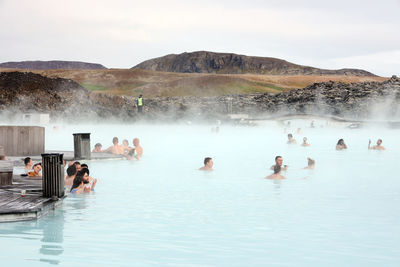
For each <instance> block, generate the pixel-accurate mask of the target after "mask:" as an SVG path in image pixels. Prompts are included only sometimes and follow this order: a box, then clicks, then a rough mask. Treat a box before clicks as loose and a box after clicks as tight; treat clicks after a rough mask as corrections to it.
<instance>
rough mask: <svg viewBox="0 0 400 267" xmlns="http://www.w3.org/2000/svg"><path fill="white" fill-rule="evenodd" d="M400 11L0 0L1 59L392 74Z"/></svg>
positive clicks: (226, 1)
mask: <svg viewBox="0 0 400 267" xmlns="http://www.w3.org/2000/svg"><path fill="white" fill-rule="evenodd" d="M399 14H400V0H380V1H376V0H374V1H369V0H367V1H361V0H360V1H358V0H346V1H344V0H335V1H321V0H309V1H307V0H304V1H300V0H298V1H296V0H245V1H239V0H220V1H218V0H214V1H211V0H201V1H191V0H172V1H168V0H167V1H156V0H146V1H143V0H139V1H136V0H112V1H105V0H96V1H85V0H65V1H64V0H34V1H32V0H0V38H1V39H0V62H6V61H22V60H76V61H86V62H93V63H101V64H103V65H105V66H106V67H109V68H130V67H132V66H134V65H136V64H138V63H140V62H142V61H144V60H147V59H150V58H154V57H160V56H164V55H166V54H171V53H174V54H178V53H182V52H191V51H198V50H207V51H215V52H232V53H239V54H244V55H250V56H267V57H277V58H281V59H285V60H287V61H290V62H293V63H297V64H302V65H310V66H314V67H320V68H329V69H338V68H345V67H350V68H360V69H365V70H368V71H371V72H373V73H376V74H378V75H382V76H390V75H392V74H397V75H400V15H399Z"/></svg>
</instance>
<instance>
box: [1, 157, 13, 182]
mask: <svg viewBox="0 0 400 267" xmlns="http://www.w3.org/2000/svg"><path fill="white" fill-rule="evenodd" d="M13 168H14V164H13V163H12V161H8V160H0V186H2V185H12V177H13Z"/></svg>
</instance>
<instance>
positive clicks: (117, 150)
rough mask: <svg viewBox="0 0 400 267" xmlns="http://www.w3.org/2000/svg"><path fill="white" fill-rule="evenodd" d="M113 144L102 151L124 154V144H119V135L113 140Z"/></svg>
mask: <svg viewBox="0 0 400 267" xmlns="http://www.w3.org/2000/svg"><path fill="white" fill-rule="evenodd" d="M112 143H113V145H112V146H110V147H109V148H107V149H106V150H103V151H102V152H106V153H112V154H116V155H122V154H124V150H123V148H122V146H120V145H119V140H118V137H114V138H113V140H112Z"/></svg>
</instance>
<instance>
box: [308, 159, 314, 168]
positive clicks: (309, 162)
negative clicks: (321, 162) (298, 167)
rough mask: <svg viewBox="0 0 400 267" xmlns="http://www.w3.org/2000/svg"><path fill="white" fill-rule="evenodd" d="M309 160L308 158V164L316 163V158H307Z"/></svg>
mask: <svg viewBox="0 0 400 267" xmlns="http://www.w3.org/2000/svg"><path fill="white" fill-rule="evenodd" d="M307 160H308V163H307V164H308V166H312V165H314V164H315V160H313V159H312V158H307Z"/></svg>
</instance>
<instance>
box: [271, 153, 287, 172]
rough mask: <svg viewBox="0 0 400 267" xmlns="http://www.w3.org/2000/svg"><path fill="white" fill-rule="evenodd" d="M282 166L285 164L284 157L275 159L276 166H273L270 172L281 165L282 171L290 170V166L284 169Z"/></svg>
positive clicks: (284, 166)
mask: <svg viewBox="0 0 400 267" xmlns="http://www.w3.org/2000/svg"><path fill="white" fill-rule="evenodd" d="M282 164H283V158H282V156H276V157H275V164H274V165H272V166H271V168H270V170H274V168H275V166H276V165H279V166H280V167H281V170H282V171H286V170H287V169H288V168H289V166H288V165H283V167H282Z"/></svg>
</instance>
